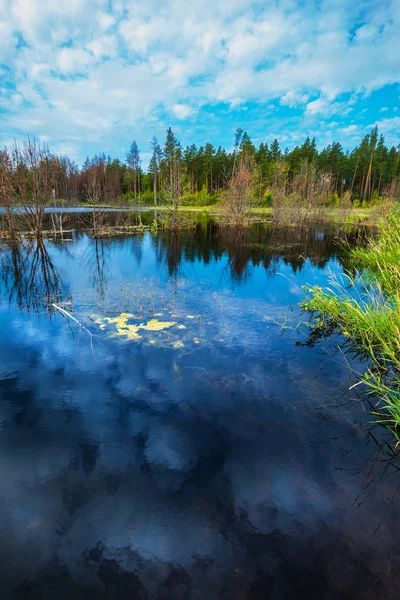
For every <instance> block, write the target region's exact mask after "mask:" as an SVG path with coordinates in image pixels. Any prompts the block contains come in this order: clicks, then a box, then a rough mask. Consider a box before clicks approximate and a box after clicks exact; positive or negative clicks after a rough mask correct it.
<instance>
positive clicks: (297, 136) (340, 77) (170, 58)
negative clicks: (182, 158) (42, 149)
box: [0, 0, 400, 164]
mask: <svg viewBox="0 0 400 600" xmlns="http://www.w3.org/2000/svg"><path fill="white" fill-rule="evenodd" d="M399 32H400V0H384V1H383V0H313V1H311V0H310V1H309V0H301V1H293V0H282V1H279V0H276V1H269V0H267V1H264V2H258V1H256V2H255V1H250V0H218V1H215V0H214V1H212V0H196V1H194V2H193V3H189V2H187V0H165V1H163V2H161V1H160V0H158V1H155V0H146V1H142V2H140V3H139V2H136V1H130V0H85V1H83V0H67V1H66V2H56V1H55V0H13V2H10V1H9V0H0V145H4V144H8V143H10V141H11V140H12V139H13V137H14V136H15V137H16V138H17V139H20V138H22V137H23V136H26V135H27V134H30V135H36V137H38V138H39V139H42V140H43V141H46V142H48V143H49V146H50V148H51V149H52V150H54V151H55V152H57V153H63V154H65V153H66V154H68V155H70V156H71V157H72V158H74V159H75V160H76V161H77V162H78V163H81V162H82V161H83V160H84V158H85V157H86V156H87V155H92V154H94V153H96V152H100V151H105V152H106V153H107V154H111V155H112V156H116V157H118V158H121V159H123V158H124V157H125V154H126V151H127V148H128V147H129V145H130V143H131V142H132V140H133V139H136V140H137V141H138V144H139V147H140V148H141V150H142V158H143V162H144V164H146V162H147V159H148V153H149V142H150V140H151V138H152V136H153V135H156V136H157V137H158V138H159V140H160V141H162V142H163V141H164V137H165V130H166V128H167V127H168V126H172V128H173V129H174V131H175V133H176V134H177V136H178V138H179V139H180V140H181V142H182V143H183V144H184V145H186V144H187V143H192V142H193V141H195V142H196V143H197V144H198V145H201V144H204V143H206V142H208V141H211V142H212V143H214V144H215V145H217V146H218V145H222V146H224V147H226V148H230V147H231V146H232V143H233V135H234V131H235V130H236V128H237V127H242V128H243V129H245V130H246V131H248V133H249V135H250V136H251V137H252V139H253V140H254V141H255V142H256V143H259V142H261V141H270V140H272V139H273V138H274V137H278V139H280V140H281V141H282V145H283V146H284V147H285V146H287V147H289V148H291V147H293V146H294V145H296V143H298V142H300V141H301V140H302V139H304V138H305V137H306V136H307V135H310V136H313V135H315V136H316V138H317V143H318V146H319V147H322V146H324V145H326V144H328V143H329V142H331V141H333V140H339V141H341V142H342V143H343V145H344V146H345V147H346V148H348V147H352V146H354V145H355V144H356V143H357V142H358V140H359V139H360V137H361V136H363V135H364V134H365V133H366V132H367V131H368V130H369V129H370V128H371V127H372V126H373V125H375V124H377V125H378V126H379V128H380V130H381V132H382V133H383V134H384V135H385V137H386V139H387V142H388V143H390V144H396V145H397V144H398V143H399V142H400V59H399V57H400V33H399Z"/></svg>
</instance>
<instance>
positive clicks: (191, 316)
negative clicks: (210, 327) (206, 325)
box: [186, 315, 196, 319]
mask: <svg viewBox="0 0 400 600" xmlns="http://www.w3.org/2000/svg"><path fill="white" fill-rule="evenodd" d="M186 318H187V319H195V318H196V317H195V316H194V315H186Z"/></svg>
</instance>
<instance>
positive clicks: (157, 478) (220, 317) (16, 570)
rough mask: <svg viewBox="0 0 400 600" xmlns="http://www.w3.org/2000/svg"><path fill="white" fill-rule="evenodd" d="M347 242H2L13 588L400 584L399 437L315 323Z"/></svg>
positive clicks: (0, 399)
mask: <svg viewBox="0 0 400 600" xmlns="http://www.w3.org/2000/svg"><path fill="white" fill-rule="evenodd" d="M336 235H339V236H341V237H342V238H343V237H344V236H345V234H344V233H343V232H339V231H337V230H336V229H334V228H329V227H326V228H325V229H321V228H317V227H313V228H308V229H302V230H295V229H291V230H282V229H280V230H278V229H272V228H270V227H265V226H263V225H261V224H258V225H256V226H254V227H253V228H252V229H251V230H250V231H248V232H246V233H245V234H238V233H233V232H230V231H228V230H224V229H222V228H219V227H217V226H216V225H213V224H212V223H209V224H207V225H203V226H200V225H198V226H197V227H196V228H195V229H193V231H188V232H181V233H180V234H179V235H172V234H171V235H170V234H168V233H165V232H161V233H158V234H156V235H153V234H150V233H145V234H143V235H136V236H126V237H124V236H121V237H118V238H112V239H107V240H103V241H101V240H95V239H93V238H90V237H89V236H87V235H86V234H85V233H83V232H82V231H80V230H79V227H75V226H74V227H73V231H72V233H71V235H70V236H69V240H68V239H66V240H65V241H63V242H61V241H57V242H54V241H47V242H45V243H44V244H43V245H37V244H34V243H25V244H21V245H20V246H19V247H17V248H11V247H9V246H8V245H7V244H5V243H3V244H2V246H1V250H0V269H1V275H0V279H1V281H0V328H1V329H0V330H1V337H0V358H1V360H0V469H1V471H0V472H1V477H0V532H1V540H2V543H1V546H0V565H1V566H0V570H1V588H2V597H4V598H12V597H15V598H29V599H30V598H34V599H42V598H46V599H47V598H49V599H50V598H51V599H53V598H65V599H70V598H92V597H93V598H107V599H111V598H112V599H114V598H118V599H119V598H130V599H132V598H149V599H150V598H165V599H167V598H168V599H169V598H182V599H183V598H185V599H186V598H194V599H203V598H209V599H212V598H215V599H220V598H223V599H236V598H237V599H239V598H240V599H243V598H249V599H253V598H254V599H261V598H262V599H264V598H274V599H275V598H279V599H280V598H287V599H293V598H299V599H302V598H307V599H309V598H324V599H325V598H332V599H336V598H349V599H350V598H363V599H366V598H398V597H399V593H400V585H399V572H398V567H399V558H398V557H399V556H400V543H399V540H400V537H399V533H400V532H399V520H398V518H397V515H398V498H397V489H398V483H399V480H398V475H397V471H396V465H395V464H393V461H392V460H391V456H390V453H389V451H387V452H386V450H387V448H385V446H384V442H385V434H384V432H383V431H382V432H380V431H379V429H376V428H375V429H373V430H372V435H371V427H372V423H371V421H372V418H371V415H370V414H369V413H368V411H367V406H366V404H365V402H362V401H361V400H360V401H357V400H356V401H355V400H354V399H355V398H357V389H356V390H352V391H349V387H350V386H351V385H352V383H354V381H355V379H354V376H352V374H351V372H350V371H349V369H348V366H347V364H346V361H347V360H352V358H351V356H349V355H348V356H343V355H342V353H341V352H339V350H338V349H337V346H338V343H339V342H340V338H338V337H335V336H333V337H331V338H329V339H325V340H323V339H322V340H317V343H313V342H312V340H309V339H308V338H307V335H308V329H307V327H306V326H305V325H300V326H298V324H299V323H301V322H302V321H303V322H304V321H306V320H307V319H308V316H307V315H304V314H302V313H301V310H300V309H299V302H300V300H301V299H302V297H303V295H304V290H303V289H302V286H303V285H305V284H316V283H318V284H321V285H322V284H324V283H325V282H326V278H327V276H328V275H329V274H330V273H335V274H340V273H341V272H342V270H343V260H344V258H345V257H344V256H341V255H340V251H339V247H338V246H337V245H336V244H335V242H334V239H335V236H336ZM363 235H364V232H362V231H361V232H360V231H358V232H357V231H354V232H352V233H350V234H349V240H350V242H351V243H356V241H357V240H358V239H359V237H360V236H363ZM53 304H56V305H57V306H58V307H60V308H62V309H63V310H66V311H67V312H68V313H69V314H71V315H72V316H73V317H74V318H75V319H77V320H78V321H79V323H80V324H81V325H82V326H79V325H78V324H77V323H76V322H75V321H73V320H72V319H68V318H65V316H63V314H61V312H60V311H58V310H57V308H55V307H54V306H53ZM121 315H122V316H121ZM351 364H352V365H353V366H354V367H355V368H360V369H362V368H363V365H362V364H361V363H360V362H359V360H358V361H356V360H354V361H353V362H352V363H351Z"/></svg>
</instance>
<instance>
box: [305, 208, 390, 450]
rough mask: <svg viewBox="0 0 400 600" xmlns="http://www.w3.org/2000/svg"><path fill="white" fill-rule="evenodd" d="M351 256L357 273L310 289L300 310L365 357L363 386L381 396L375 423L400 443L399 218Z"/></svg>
mask: <svg viewBox="0 0 400 600" xmlns="http://www.w3.org/2000/svg"><path fill="white" fill-rule="evenodd" d="M349 254H350V264H351V265H352V266H353V267H354V268H355V269H356V270H355V275H353V276H350V275H346V276H344V277H343V278H342V279H341V280H338V279H336V280H335V279H331V281H330V283H329V285H328V286H327V287H326V288H321V287H313V288H308V291H309V292H311V298H310V299H309V300H307V301H306V302H304V303H303V308H305V309H307V310H308V311H311V312H312V313H315V314H317V319H316V321H315V324H314V327H317V328H321V327H328V326H329V327H330V328H332V324H334V325H335V326H336V327H337V328H338V329H339V330H340V331H341V332H342V333H343V334H344V335H345V336H347V337H348V338H349V339H350V340H352V342H354V343H355V344H356V345H357V346H358V347H359V348H360V349H361V350H362V351H364V352H365V353H366V355H367V356H369V358H370V360H371V370H370V371H369V372H368V373H366V374H365V375H364V377H363V378H362V382H363V383H365V384H366V385H367V386H368V387H369V390H370V392H371V393H373V394H374V395H375V396H377V397H378V398H380V402H379V403H378V407H379V412H377V413H376V415H377V419H378V421H379V422H381V423H383V422H385V423H386V424H387V425H388V426H389V427H390V428H391V429H392V430H393V431H394V433H395V435H396V437H397V439H398V442H400V375H399V370H400V216H399V215H398V214H395V213H393V214H391V215H389V216H388V217H387V219H386V220H385V221H383V222H382V223H381V224H380V226H379V232H378V237H377V238H376V239H370V240H369V243H368V246H367V247H366V248H354V249H352V250H350V252H349Z"/></svg>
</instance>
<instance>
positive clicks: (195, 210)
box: [65, 203, 382, 225]
mask: <svg viewBox="0 0 400 600" xmlns="http://www.w3.org/2000/svg"><path fill="white" fill-rule="evenodd" d="M71 207H73V208H77V207H91V205H90V204H89V203H80V204H73V205H71ZM65 208H68V207H67V206H65ZM97 208H99V209H101V208H110V209H111V208H117V209H126V210H132V211H135V210H142V211H154V210H157V212H160V213H163V212H169V211H170V210H171V209H170V208H169V207H168V206H164V205H159V206H157V207H156V209H155V207H154V205H134V204H132V203H130V204H101V205H98V206H97ZM179 212H181V213H182V214H187V215H190V214H193V215H198V214H208V215H210V216H214V217H217V218H221V219H222V218H223V217H224V210H223V207H222V206H221V204H213V205H207V206H180V207H179ZM251 216H252V219H254V220H271V219H273V216H274V209H273V207H253V208H252V209H251ZM323 216H324V220H326V221H337V222H342V221H343V213H342V211H341V210H340V208H336V207H328V208H327V210H326V211H325V213H324V215H323ZM381 216H382V212H381V210H380V207H376V206H369V207H364V208H353V209H352V210H351V211H350V212H349V213H348V214H346V216H345V221H346V223H349V224H357V223H364V224H370V225H376V224H377V223H378V222H379V220H380V218H381Z"/></svg>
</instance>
